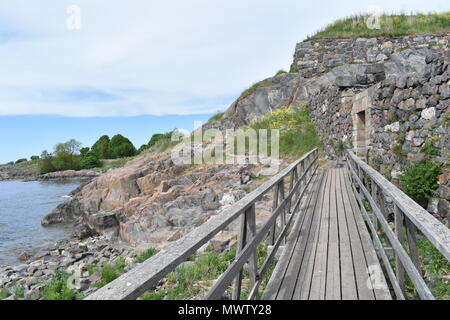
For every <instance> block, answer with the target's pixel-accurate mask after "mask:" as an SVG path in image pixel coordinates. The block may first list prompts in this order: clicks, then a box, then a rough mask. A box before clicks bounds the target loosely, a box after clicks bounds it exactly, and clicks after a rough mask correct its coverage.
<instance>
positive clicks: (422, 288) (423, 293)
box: [352, 171, 434, 300]
mask: <svg viewBox="0 0 450 320" xmlns="http://www.w3.org/2000/svg"><path fill="white" fill-rule="evenodd" d="M352 175H353V177H354V178H355V179H356V181H357V183H358V184H359V186H360V187H361V190H362V192H363V193H364V195H365V196H366V198H367V199H368V201H369V203H370V206H371V207H372V210H373V211H374V213H375V214H376V216H377V218H378V221H379V223H380V224H381V226H382V228H383V230H384V232H385V234H386V236H387V238H388V239H389V241H390V243H391V245H392V248H393V249H394V250H395V252H396V253H397V254H398V256H399V258H400V260H401V262H402V264H403V267H404V268H405V271H406V272H407V274H408V276H409V278H410V279H411V281H412V282H413V284H414V286H415V288H416V290H417V292H418V294H419V296H420V297H421V298H422V299H426V300H434V296H433V295H432V293H431V291H430V289H429V288H428V286H427V285H426V283H425V281H424V280H423V278H422V276H421V275H420V273H419V272H418V271H417V269H416V267H415V265H414V264H413V262H412V261H411V258H410V257H409V255H408V253H407V252H406V251H405V249H404V248H403V246H402V244H401V243H400V242H399V241H398V239H397V238H396V236H395V233H394V232H393V231H392V230H391V228H390V227H389V224H388V222H387V221H386V219H384V217H383V214H382V213H381V211H380V209H379V208H378V207H377V205H376V203H375V202H374V201H373V199H372V197H371V195H370V193H369V192H368V191H367V189H366V187H365V186H364V185H363V184H362V182H361V180H360V179H359V178H358V177H357V176H356V174H355V172H354V171H352Z"/></svg>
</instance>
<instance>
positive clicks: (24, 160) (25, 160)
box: [16, 159, 28, 164]
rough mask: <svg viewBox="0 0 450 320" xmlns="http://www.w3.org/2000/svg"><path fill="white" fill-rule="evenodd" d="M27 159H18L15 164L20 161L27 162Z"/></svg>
mask: <svg viewBox="0 0 450 320" xmlns="http://www.w3.org/2000/svg"><path fill="white" fill-rule="evenodd" d="M27 161H28V160H27V159H19V160H17V161H16V164H18V163H22V162H27Z"/></svg>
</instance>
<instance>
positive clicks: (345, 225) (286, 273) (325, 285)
mask: <svg viewBox="0 0 450 320" xmlns="http://www.w3.org/2000/svg"><path fill="white" fill-rule="evenodd" d="M301 212H305V214H303V215H302V216H299V218H298V219H297V221H296V222H295V225H294V226H293V228H292V230H291V232H290V235H289V237H288V240H287V244H286V247H285V250H284V251H283V253H282V255H281V257H280V261H279V262H278V263H277V266H276V268H275V270H274V272H273V275H272V278H271V280H270V282H269V284H268V286H267V288H266V291H265V292H264V296H263V299H269V300H275V299H279V300H308V299H309V300H341V299H342V300H357V299H359V300H386V299H391V295H390V293H389V289H388V286H387V282H386V279H385V277H384V275H383V272H382V269H381V267H380V263H379V261H378V258H377V255H376V252H375V249H374V246H373V244H372V240H371V237H370V235H369V232H368V231H367V228H366V225H365V223H364V220H363V217H362V214H361V212H360V209H359V206H358V204H357V200H356V198H355V195H354V193H353V191H352V186H351V182H350V179H349V173H348V170H347V169H345V168H330V169H328V170H326V171H325V172H324V173H318V174H317V177H316V183H315V184H314V187H313V190H312V192H310V195H309V197H307V198H306V202H305V203H304V205H303V208H302V210H301ZM378 271H380V272H378ZM369 273H370V274H371V275H372V276H371V277H369ZM370 279H372V280H375V282H376V283H375V285H371V281H370Z"/></svg>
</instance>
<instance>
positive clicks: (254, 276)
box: [245, 204, 258, 288]
mask: <svg viewBox="0 0 450 320" xmlns="http://www.w3.org/2000/svg"><path fill="white" fill-rule="evenodd" d="M245 215H246V216H247V222H248V232H247V238H248V240H247V242H250V241H251V240H252V239H253V238H254V237H255V236H256V206H255V204H253V205H252V206H251V207H250V208H249V209H247V210H246V212H245ZM257 252H258V247H255V250H254V252H253V255H252V256H251V257H250V259H249V262H248V267H249V273H250V288H253V286H254V285H255V283H256V281H257V280H258V265H257Z"/></svg>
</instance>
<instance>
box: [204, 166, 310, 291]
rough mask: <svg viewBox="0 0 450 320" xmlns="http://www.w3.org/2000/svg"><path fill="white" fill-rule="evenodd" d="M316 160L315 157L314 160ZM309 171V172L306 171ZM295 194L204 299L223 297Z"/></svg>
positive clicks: (273, 214) (281, 238)
mask: <svg viewBox="0 0 450 320" xmlns="http://www.w3.org/2000/svg"><path fill="white" fill-rule="evenodd" d="M315 159H317V157H316V158H315ZM314 163H315V161H313V162H311V163H310V165H309V168H311V167H312V165H313V164H314ZM308 171H310V170H308ZM301 182H302V181H301V180H299V181H297V183H296V184H295V187H294V189H296V188H298V187H299V185H300V184H301ZM294 193H295V190H293V191H291V192H290V193H289V195H287V197H286V198H285V199H284V200H283V201H282V202H281V204H280V205H279V206H278V207H277V209H276V210H275V211H274V212H273V213H272V215H271V216H270V217H269V219H268V220H267V222H266V223H265V224H264V225H263V226H262V227H261V229H260V230H259V231H258V232H257V234H256V235H255V237H254V238H253V240H252V241H251V242H249V243H248V244H247V245H246V246H245V248H244V249H243V250H242V253H241V254H240V255H239V256H238V257H237V258H236V260H235V261H233V263H231V264H230V266H229V267H228V269H227V271H226V272H225V273H224V274H222V276H221V277H220V278H219V279H218V280H217V282H216V283H215V284H214V286H213V287H212V288H211V290H210V291H209V293H208V294H207V296H206V299H208V300H211V299H219V298H221V296H222V295H223V292H225V290H226V289H227V288H228V286H229V285H230V283H231V282H232V281H233V279H234V277H235V276H236V275H237V274H238V272H239V271H240V270H241V269H242V267H243V266H244V264H245V263H246V262H247V260H248V259H249V258H250V256H251V254H252V252H253V251H254V250H255V249H256V247H257V246H258V245H259V244H260V243H261V241H262V240H263V239H265V238H266V237H267V233H268V232H269V231H270V229H271V227H272V226H273V224H274V223H276V220H277V218H278V217H279V216H280V214H281V213H282V212H283V210H285V208H286V205H287V203H288V201H290V200H291V198H292V196H293V194H294ZM292 217H293V216H291V218H290V219H289V223H290V222H291V221H292ZM288 227H289V226H287V227H286V229H285V230H283V231H282V232H281V233H280V235H279V236H278V238H277V240H276V243H275V247H278V246H279V245H280V243H281V241H282V240H283V238H284V236H285V233H286V230H287V229H288Z"/></svg>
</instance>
